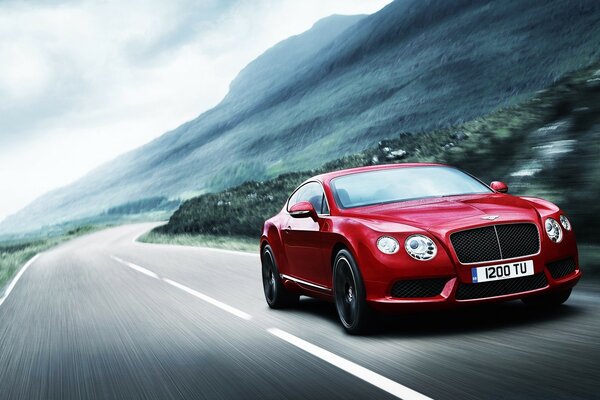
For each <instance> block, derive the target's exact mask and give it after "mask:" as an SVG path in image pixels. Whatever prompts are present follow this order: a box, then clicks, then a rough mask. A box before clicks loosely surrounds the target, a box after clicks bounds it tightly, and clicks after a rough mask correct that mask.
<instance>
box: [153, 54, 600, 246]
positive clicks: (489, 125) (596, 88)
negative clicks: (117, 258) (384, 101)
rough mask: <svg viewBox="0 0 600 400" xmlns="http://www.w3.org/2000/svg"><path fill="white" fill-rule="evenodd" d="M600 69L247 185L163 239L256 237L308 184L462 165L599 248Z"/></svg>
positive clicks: (191, 215)
mask: <svg viewBox="0 0 600 400" xmlns="http://www.w3.org/2000/svg"><path fill="white" fill-rule="evenodd" d="M599 152H600V63H596V64H594V65H592V66H590V67H587V68H584V69H582V70H578V71H576V72H574V73H570V74H568V75H567V76H565V77H564V78H562V79H561V80H559V81H558V82H557V83H556V84H554V85H552V86H551V87H549V88H547V89H545V90H542V91H539V92H538V93H535V94H534V96H533V97H532V98H529V99H527V100H526V101H524V102H522V103H519V104H517V105H514V106H510V107H507V108H504V109H501V110H498V111H495V112H493V113H491V114H489V115H486V116H484V117H480V118H477V119H475V120H473V121H469V122H466V123H464V124H461V125H457V126H454V127H450V128H444V129H439V130H435V131H430V132H422V133H403V134H401V135H399V136H395V137H390V138H389V139H388V140H384V141H381V142H380V143H379V144H378V145H377V146H373V147H370V148H368V149H366V150H365V151H363V152H360V153H357V154H353V155H351V156H347V157H344V158H340V159H338V160H334V161H331V162H329V163H327V164H325V165H324V166H322V167H320V168H318V169H316V170H310V171H303V172H295V173H288V174H283V175H280V176H278V177H277V178H274V179H271V180H266V181H262V182H247V183H244V184H242V185H240V186H237V187H234V188H230V189H227V190H225V191H222V192H218V193H209V194H204V195H201V196H198V197H196V198H193V199H190V200H188V201H186V202H184V203H183V204H182V205H181V206H180V208H179V209H178V210H177V211H176V212H175V213H174V214H173V216H172V217H171V218H170V220H169V223H168V224H167V225H164V226H161V227H159V228H157V229H155V231H156V232H158V233H165V234H169V235H173V234H213V235H214V234H218V235H244V236H250V237H258V235H260V230H261V228H262V224H263V222H264V221H265V220H266V219H267V218H269V217H271V216H272V215H274V214H276V213H277V212H279V210H280V209H281V207H282V206H283V204H284V203H285V201H286V199H287V196H288V195H289V194H290V193H291V192H292V190H293V189H294V188H295V187H297V186H298V185H299V184H300V183H302V181H303V180H305V179H307V178H309V177H311V176H313V175H317V174H320V173H324V172H328V171H332V170H337V169H343V168H352V167H358V166H364V165H375V164H384V163H395V162H441V163H448V164H451V165H456V166H458V167H461V168H464V169H465V170H467V171H468V172H470V173H472V174H474V175H476V176H477V177H479V178H482V179H483V180H484V181H486V182H491V181H492V180H503V181H505V182H507V183H508V185H509V187H510V193H512V194H518V195H528V196H537V197H543V198H546V199H548V200H551V201H553V202H556V203H557V204H559V205H560V206H561V207H562V208H563V209H564V210H565V211H566V212H567V213H568V215H569V218H570V219H571V221H572V222H573V224H574V226H575V228H576V231H577V236H578V239H579V240H580V242H584V243H586V242H587V243H594V244H596V245H597V244H599V243H600V238H599V237H598V234H597V228H596V227H597V226H598V225H599V224H600V203H598V201H597V199H598V197H599V196H600V189H599V188H598V184H597V179H598V177H599V176H600V158H599V157H598V153H599Z"/></svg>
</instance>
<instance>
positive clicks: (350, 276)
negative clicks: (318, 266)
mask: <svg viewBox="0 0 600 400" xmlns="http://www.w3.org/2000/svg"><path fill="white" fill-rule="evenodd" d="M333 295H334V298H335V306H336V309H337V312H338V316H339V317H340V321H341V322H342V325H343V326H344V328H345V329H346V331H347V332H348V333H351V334H360V333H365V332H367V331H368V328H369V323H370V322H371V310H369V307H368V305H367V302H366V297H367V296H366V291H365V285H364V284H363V281H362V277H361V275H360V271H359V270H358V267H357V265H356V262H355V261H354V258H353V257H352V254H350V252H349V251H347V250H340V252H339V253H338V254H337V256H336V257H335V261H334V264H333Z"/></svg>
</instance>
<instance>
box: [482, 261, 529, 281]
mask: <svg viewBox="0 0 600 400" xmlns="http://www.w3.org/2000/svg"><path fill="white" fill-rule="evenodd" d="M527 275H533V261H532V260H527V261H518V262H512V263H507V264H498V265H488V266H487V267H477V268H471V276H472V277H473V283H481V282H489V281H499V280H501V279H512V278H519V277H521V276H527Z"/></svg>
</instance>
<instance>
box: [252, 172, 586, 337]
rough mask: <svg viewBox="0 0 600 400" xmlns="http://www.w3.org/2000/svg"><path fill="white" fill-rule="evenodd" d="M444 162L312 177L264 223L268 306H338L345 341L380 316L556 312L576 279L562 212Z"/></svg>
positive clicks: (572, 238) (574, 252) (262, 245)
mask: <svg viewBox="0 0 600 400" xmlns="http://www.w3.org/2000/svg"><path fill="white" fill-rule="evenodd" d="M507 192H508V187H507V185H506V184H504V183H502V182H499V181H494V182H492V183H491V184H490V185H486V184H485V183H483V182H482V181H480V180H478V179H477V178H475V177H473V176H471V175H469V174H467V173H466V172H463V171H461V170H459V169H457V168H454V167H452V166H448V165H441V164H422V163H413V164H408V163H407V164H391V165H380V166H369V167H362V168H354V169H347V170H342V171H336V172H331V173H326V174H322V175H318V176H315V177H313V178H310V179H308V180H307V181H305V182H304V183H302V184H301V185H300V186H299V187H298V188H297V189H296V190H294V191H293V192H292V194H291V195H290V196H289V198H288V200H287V202H286V203H285V205H284V207H283V209H282V210H281V211H280V212H279V213H278V214H277V215H275V216H274V217H272V218H270V219H269V220H267V221H266V222H265V223H264V228H263V232H262V237H261V241H260V254H261V264H262V281H263V288H264V294H265V298H266V301H267V304H268V305H269V306H270V307H271V308H284V307H287V306H290V305H293V304H295V303H297V302H298V298H299V296H300V295H306V296H312V297H318V298H322V299H327V300H330V301H333V302H334V303H335V306H336V309H337V313H338V315H339V319H340V321H341V323H342V325H343V326H344V328H345V329H346V330H347V331H348V332H349V333H360V332H363V331H364V330H365V329H368V327H369V326H370V321H371V317H372V316H373V314H374V313H377V312H397V311H402V310H418V309H421V308H423V309H425V308H436V307H438V308H439V307H444V306H446V307H447V306H458V305H461V304H472V303H482V302H494V301H504V300H514V299H521V300H523V302H525V303H528V304H534V305H540V306H556V305H560V304H562V303H564V302H565V301H566V300H567V299H568V298H569V296H570V294H571V289H572V288H573V286H574V285H575V284H576V283H577V281H578V280H579V278H580V276H581V272H580V270H579V259H578V253H577V245H576V241H575V234H574V233H573V229H572V227H571V223H570V221H569V219H568V218H567V216H566V215H565V213H564V212H563V211H562V210H561V209H560V208H559V207H557V206H556V205H554V204H552V203H550V202H548V201H546V200H542V199H539V198H534V197H520V196H513V195H510V194H508V193H507Z"/></svg>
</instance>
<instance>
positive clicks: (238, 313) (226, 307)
mask: <svg viewBox="0 0 600 400" xmlns="http://www.w3.org/2000/svg"><path fill="white" fill-rule="evenodd" d="M111 258H112V259H113V260H115V261H118V262H120V263H121V264H123V265H126V266H128V267H130V268H133V269H134V270H136V271H138V272H141V273H142V274H145V275H148V276H150V277H152V278H156V279H160V280H162V281H163V282H165V283H168V284H169V285H171V286H174V287H176V288H177V289H181V290H183V291H184V292H186V293H189V294H191V295H192V296H195V297H197V298H199V299H200V300H203V301H205V302H207V303H209V304H212V305H213V306H215V307H219V308H220V309H221V310H223V311H227V312H228V313H230V314H233V315H235V316H236V317H239V318H242V319H245V320H250V319H252V316H251V315H250V314H248V313H245V312H243V311H241V310H238V309H237V308H235V307H232V306H230V305H229V304H225V303H223V302H222V301H219V300H217V299H213V298H212V297H210V296H207V295H205V294H204V293H200V292H198V291H197V290H194V289H192V288H189V287H187V286H185V285H182V284H181V283H177V282H175V281H172V280H170V279H167V278H163V277H161V276H159V275H158V274H157V273H155V272H152V271H150V270H148V269H146V268H144V267H140V266H139V265H136V264H134V263H130V262H129V261H125V260H122V259H120V258H119V257H116V256H111Z"/></svg>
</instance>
